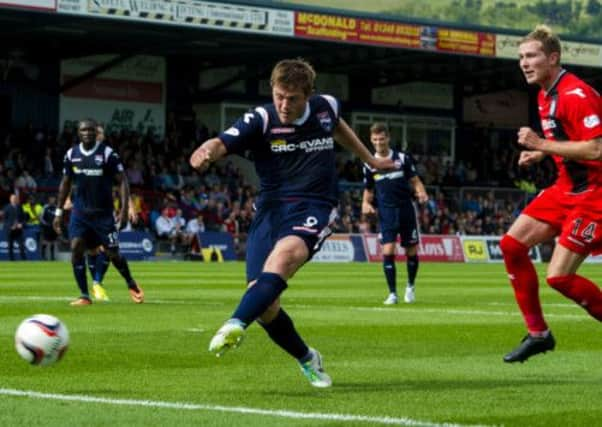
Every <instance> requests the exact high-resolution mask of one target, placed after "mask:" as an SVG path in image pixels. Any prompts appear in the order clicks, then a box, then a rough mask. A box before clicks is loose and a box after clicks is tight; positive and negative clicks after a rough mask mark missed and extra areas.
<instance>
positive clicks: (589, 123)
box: [583, 114, 600, 129]
mask: <svg viewBox="0 0 602 427" xmlns="http://www.w3.org/2000/svg"><path fill="white" fill-rule="evenodd" d="M599 124H600V117H598V115H597V114H592V115H591V116H587V117H586V118H584V119H583V125H584V126H585V127H586V128H588V129H591V128H595V127H596V126H598V125H599Z"/></svg>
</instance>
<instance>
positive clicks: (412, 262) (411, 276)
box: [407, 255, 418, 286]
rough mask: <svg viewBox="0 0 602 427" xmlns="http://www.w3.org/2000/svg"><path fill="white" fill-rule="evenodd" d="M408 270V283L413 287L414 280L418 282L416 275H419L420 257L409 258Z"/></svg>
mask: <svg viewBox="0 0 602 427" xmlns="http://www.w3.org/2000/svg"><path fill="white" fill-rule="evenodd" d="M407 269H408V283H409V284H410V285H411V286H414V280H416V274H417V273H418V255H414V256H409V257H408V261H407Z"/></svg>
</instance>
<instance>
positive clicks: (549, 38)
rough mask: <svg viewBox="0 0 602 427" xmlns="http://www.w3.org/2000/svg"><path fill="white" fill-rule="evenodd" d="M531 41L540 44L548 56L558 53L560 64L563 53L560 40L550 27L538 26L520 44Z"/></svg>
mask: <svg viewBox="0 0 602 427" xmlns="http://www.w3.org/2000/svg"><path fill="white" fill-rule="evenodd" d="M530 41H538V42H540V43H541V46H542V49H543V51H544V53H545V54H546V56H548V55H550V54H551V53H558V61H559V62H560V54H561V51H562V49H561V47H560V39H559V38H558V36H557V35H556V34H554V32H553V31H552V29H551V28H550V27H548V26H547V25H543V24H540V25H537V26H536V27H535V29H534V30H533V31H531V32H530V33H529V34H527V35H526V36H525V37H523V39H522V40H521V41H520V44H523V43H526V42H530Z"/></svg>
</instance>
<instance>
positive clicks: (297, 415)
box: [0, 388, 488, 427]
mask: <svg viewBox="0 0 602 427" xmlns="http://www.w3.org/2000/svg"><path fill="white" fill-rule="evenodd" d="M0 395H5V396H16V397H29V398H32V399H46V400H60V401H68V402H84V403H101V404H107V405H123V406H144V407H150V408H165V409H180V410H189V411H213V412H229V413H237V414H253V415H265V416H271V417H280V418H291V419H305V420H322V421H343V422H346V421H349V422H363V423H371V424H386V425H398V426H412V427H468V426H470V427H488V426H483V425H475V424H470V425H468V424H453V423H442V424H440V423H433V422H430V421H420V420H414V419H412V418H407V417H403V418H396V417H370V416H367V415H351V414H328V413H321V412H297V411H287V410H271V409H258V408H246V407H241V406H222V405H206V404H198V403H186V402H165V401H159V400H138V399H113V398H105V397H94V396H87V395H78V394H55V393H41V392H37V391H31V390H15V389H9V388H0Z"/></svg>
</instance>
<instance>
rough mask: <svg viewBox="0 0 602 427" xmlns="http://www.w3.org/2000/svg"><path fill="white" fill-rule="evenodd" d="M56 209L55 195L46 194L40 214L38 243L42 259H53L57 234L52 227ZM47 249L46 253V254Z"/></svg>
mask: <svg viewBox="0 0 602 427" xmlns="http://www.w3.org/2000/svg"><path fill="white" fill-rule="evenodd" d="M55 210H56V196H48V200H47V202H46V204H45V205H44V207H43V208H42V214H41V215H40V235H41V236H40V244H41V253H42V259H49V260H51V261H54V260H55V251H56V241H57V239H58V235H57V234H56V231H54V228H53V227H52V222H53V221H54V211H55ZM46 249H48V255H46Z"/></svg>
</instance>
